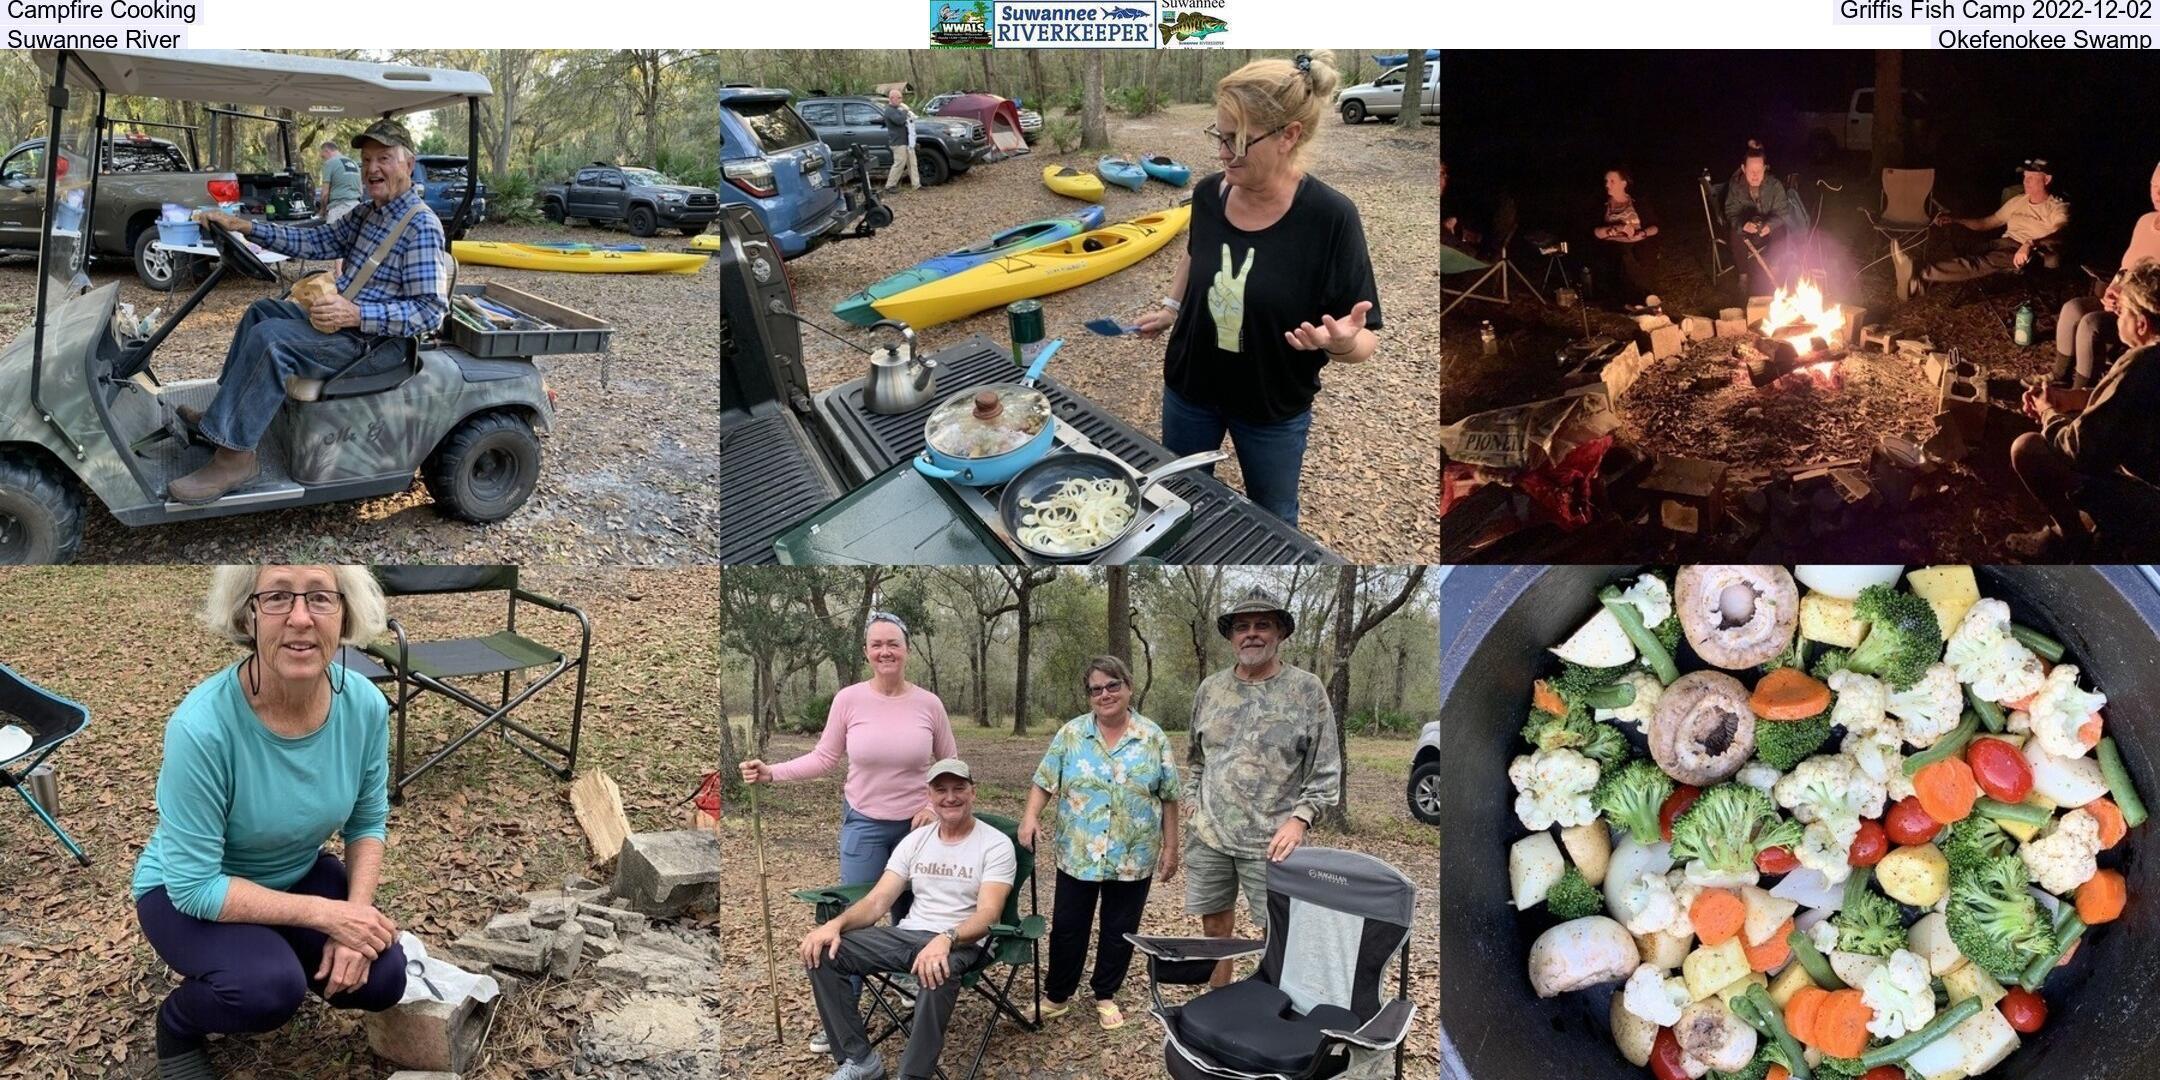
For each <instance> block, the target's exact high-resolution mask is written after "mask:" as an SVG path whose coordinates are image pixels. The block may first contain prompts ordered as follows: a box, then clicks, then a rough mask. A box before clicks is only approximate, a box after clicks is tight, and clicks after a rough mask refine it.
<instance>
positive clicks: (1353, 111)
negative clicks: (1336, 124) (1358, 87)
mask: <svg viewBox="0 0 2160 1080" xmlns="http://www.w3.org/2000/svg"><path fill="white" fill-rule="evenodd" d="M1342 122H1343V123H1345V124H1362V123H1364V122H1365V103H1364V102H1362V101H1359V100H1358V99H1356V98H1351V99H1350V100H1348V101H1345V102H1343V103H1342Z"/></svg>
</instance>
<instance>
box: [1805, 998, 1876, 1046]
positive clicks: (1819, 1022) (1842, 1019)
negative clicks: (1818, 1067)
mask: <svg viewBox="0 0 2160 1080" xmlns="http://www.w3.org/2000/svg"><path fill="white" fill-rule="evenodd" d="M1874 1018H1875V1010H1873V1009H1870V1008H1868V1003H1867V1000H1866V999H1865V998H1863V997H1862V996H1861V995H1860V991H1858V990H1850V989H1848V990H1839V991H1836V992H1834V993H1832V994H1831V995H1830V997H1829V999H1828V1000H1826V1001H1824V1002H1823V1004H1822V1009H1821V1012H1820V1013H1819V1014H1818V1015H1817V1016H1816V1017H1815V1036H1816V1042H1815V1045H1816V1047H1817V1048H1818V1049H1820V1050H1821V1051H1822V1052H1823V1053H1825V1054H1828V1055H1830V1056H1831V1057H1841V1058H1856V1057H1859V1056H1860V1055H1861V1054H1864V1053H1866V1052H1867V1044H1868V1029H1867V1026H1868V1021H1870V1020H1873V1019H1874Z"/></svg>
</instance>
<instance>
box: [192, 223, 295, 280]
mask: <svg viewBox="0 0 2160 1080" xmlns="http://www.w3.org/2000/svg"><path fill="white" fill-rule="evenodd" d="M202 228H203V231H204V232H206V233H209V234H210V243H211V244H212V246H214V247H216V248H217V250H218V257H219V258H221V259H223V260H225V265H227V266H232V267H237V268H238V269H239V271H240V272H241V273H243V274H246V275H247V276H249V277H251V278H254V279H255V280H257V281H276V280H277V271H275V270H272V269H270V266H269V264H268V263H265V262H263V261H262V257H261V256H259V255H257V254H255V249H254V248H251V247H249V246H247V244H246V242H245V241H243V240H241V239H240V237H239V236H237V235H235V234H234V233H233V232H232V230H230V229H227V228H226V227H225V226H223V225H220V224H218V223H217V222H214V221H205V222H203V223H202Z"/></svg>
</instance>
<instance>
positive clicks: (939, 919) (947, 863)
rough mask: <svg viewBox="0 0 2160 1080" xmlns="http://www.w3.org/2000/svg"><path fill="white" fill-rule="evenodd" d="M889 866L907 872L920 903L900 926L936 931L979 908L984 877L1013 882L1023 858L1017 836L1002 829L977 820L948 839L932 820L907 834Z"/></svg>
mask: <svg viewBox="0 0 2160 1080" xmlns="http://www.w3.org/2000/svg"><path fill="white" fill-rule="evenodd" d="M885 869H886V870H888V871H890V872H892V873H895V874H898V875H900V876H901V877H904V878H906V879H907V882H908V887H909V888H911V889H913V890H914V891H915V906H914V907H911V908H909V909H908V913H907V918H905V919H902V920H900V929H902V930H928V931H930V932H931V933H933V934H936V933H943V932H944V931H947V930H950V929H952V928H953V927H955V926H958V925H960V924H961V923H963V922H966V921H967V919H968V916H970V915H973V914H975V898H976V896H977V894H979V893H980V892H981V891H982V883H983V882H985V881H1000V882H1003V883H1005V884H1007V885H1010V884H1012V883H1013V877H1014V874H1015V872H1016V870H1017V869H1018V864H1017V862H1016V861H1015V860H1014V858H1013V845H1012V841H1011V840H1009V839H1007V838H1006V836H1005V834H1004V833H1001V832H999V831H997V829H995V828H993V827H991V826H989V825H985V824H983V823H982V822H981V821H979V820H978V821H976V822H975V827H974V828H973V829H970V830H969V831H968V834H967V835H966V836H965V837H962V838H961V839H960V841H959V842H958V843H950V844H949V843H946V842H945V841H944V840H943V839H941V838H939V836H938V825H937V822H934V821H933V822H931V823H930V824H928V825H925V826H923V827H922V828H920V829H917V830H915V831H914V832H911V833H909V834H907V836H905V837H903V838H902V839H901V841H900V845H899V846H898V847H895V848H894V849H893V855H892V858H891V859H890V860H889V861H887V862H886V864H885Z"/></svg>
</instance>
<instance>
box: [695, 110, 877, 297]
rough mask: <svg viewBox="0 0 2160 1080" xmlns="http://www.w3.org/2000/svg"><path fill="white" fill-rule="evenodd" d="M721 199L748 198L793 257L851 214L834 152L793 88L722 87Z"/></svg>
mask: <svg viewBox="0 0 2160 1080" xmlns="http://www.w3.org/2000/svg"><path fill="white" fill-rule="evenodd" d="M720 179H721V181H722V183H721V184H720V205H721V206H723V207H727V206H739V205H746V206H748V207H750V209H751V211H752V212H753V213H755V214H757V216H758V220H759V221H760V222H762V223H763V224H764V226H765V232H766V234H767V235H769V236H770V237H771V238H772V241H773V243H774V244H775V245H777V246H778V247H779V248H780V253H781V254H782V255H783V256H785V257H787V258H790V259H793V258H797V257H799V256H801V255H803V254H804V253H805V252H808V251H811V250H812V249H814V248H816V247H818V246H819V245H821V244H823V243H825V242H826V241H827V240H831V239H834V238H835V237H836V236H837V235H839V234H840V232H841V230H842V229H844V228H845V227H846V225H847V222H848V216H849V206H848V199H847V196H846V195H845V194H844V193H843V191H842V190H841V188H842V186H843V178H841V177H839V176H838V175H837V174H836V170H835V169H834V167H833V152H832V151H831V150H830V149H827V148H826V146H825V144H824V143H823V142H822V141H820V140H819V139H818V135H817V132H815V131H812V130H810V125H808V124H805V123H803V119H802V117H801V116H800V115H799V114H797V113H796V112H795V108H794V106H792V105H790V104H788V92H787V91H785V90H769V89H762V88H757V87H741V86H730V87H722V88H721V90H720Z"/></svg>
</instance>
